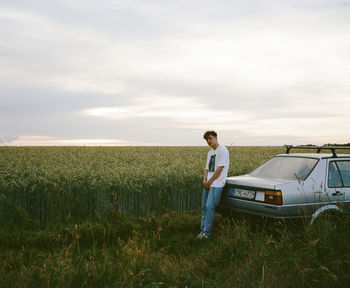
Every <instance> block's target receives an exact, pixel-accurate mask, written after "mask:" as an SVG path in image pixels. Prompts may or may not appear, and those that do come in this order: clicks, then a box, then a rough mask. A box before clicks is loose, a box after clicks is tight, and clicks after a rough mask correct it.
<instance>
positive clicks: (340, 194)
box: [332, 191, 344, 196]
mask: <svg viewBox="0 0 350 288" xmlns="http://www.w3.org/2000/svg"><path fill="white" fill-rule="evenodd" d="M332 195H333V196H342V195H344V193H340V191H335V193H333V194H332Z"/></svg>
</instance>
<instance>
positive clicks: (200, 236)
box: [197, 232, 209, 239]
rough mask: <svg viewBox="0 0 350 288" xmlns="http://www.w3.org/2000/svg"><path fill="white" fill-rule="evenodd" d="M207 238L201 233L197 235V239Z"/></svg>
mask: <svg viewBox="0 0 350 288" xmlns="http://www.w3.org/2000/svg"><path fill="white" fill-rule="evenodd" d="M208 238H209V237H208V236H207V235H205V234H204V233H203V232H201V233H199V234H198V235H197V239H208Z"/></svg>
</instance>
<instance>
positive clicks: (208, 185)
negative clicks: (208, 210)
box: [203, 166, 224, 189]
mask: <svg viewBox="0 0 350 288" xmlns="http://www.w3.org/2000/svg"><path fill="white" fill-rule="evenodd" d="M223 169H224V166H219V167H218V168H216V170H215V171H214V174H213V176H211V178H210V179H209V181H207V177H208V170H207V169H205V172H204V177H203V186H204V188H205V189H209V188H210V185H211V184H212V183H213V182H214V181H215V179H217V178H218V177H219V176H220V174H221V172H222V170H223Z"/></svg>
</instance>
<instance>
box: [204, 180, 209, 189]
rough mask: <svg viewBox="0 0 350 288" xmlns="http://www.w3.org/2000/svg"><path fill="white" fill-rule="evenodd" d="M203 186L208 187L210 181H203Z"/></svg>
mask: <svg viewBox="0 0 350 288" xmlns="http://www.w3.org/2000/svg"><path fill="white" fill-rule="evenodd" d="M203 187H204V188H205V189H208V190H209V189H210V183H209V182H208V181H203Z"/></svg>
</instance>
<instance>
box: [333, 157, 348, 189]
mask: <svg viewBox="0 0 350 288" xmlns="http://www.w3.org/2000/svg"><path fill="white" fill-rule="evenodd" d="M328 187H350V161H332V162H330V163H329V172H328Z"/></svg>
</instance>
